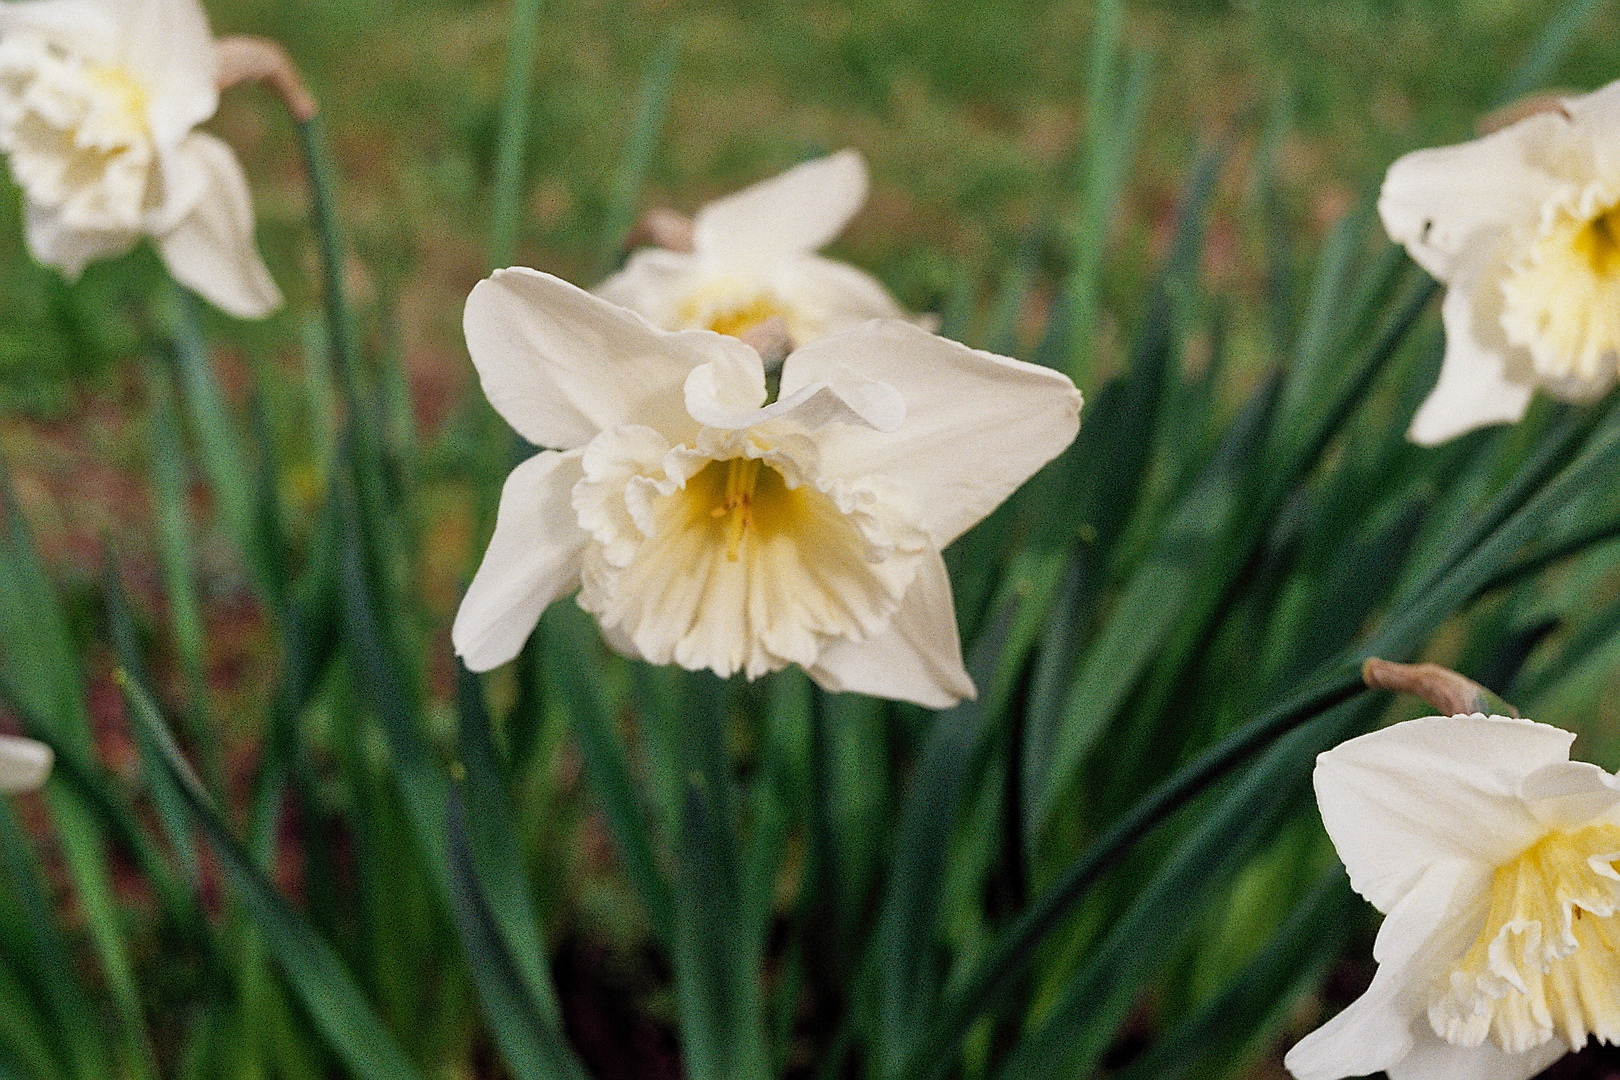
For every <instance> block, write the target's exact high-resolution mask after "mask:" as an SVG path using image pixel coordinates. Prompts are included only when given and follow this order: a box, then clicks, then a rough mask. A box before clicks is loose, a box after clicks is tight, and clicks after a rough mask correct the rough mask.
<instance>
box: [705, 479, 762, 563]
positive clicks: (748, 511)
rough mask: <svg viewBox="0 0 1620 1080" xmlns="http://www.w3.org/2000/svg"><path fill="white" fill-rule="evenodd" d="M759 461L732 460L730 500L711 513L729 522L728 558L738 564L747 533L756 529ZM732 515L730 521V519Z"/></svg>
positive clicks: (727, 484)
mask: <svg viewBox="0 0 1620 1080" xmlns="http://www.w3.org/2000/svg"><path fill="white" fill-rule="evenodd" d="M759 465H760V461H759V459H758V458H732V459H731V460H730V461H729V462H727V463H726V497H725V499H724V500H723V501H722V502H721V503H720V505H719V506H716V507H715V508H714V509H712V510H710V511H709V514H710V516H711V517H717V518H727V520H726V558H727V559H730V560H731V561H732V562H736V561H737V555H738V553H739V552H740V551H741V550H742V538H743V533H745V532H747V531H748V530H749V529H752V528H753V527H754V486H755V485H756V484H757V483H758V482H759ZM728 515H729V517H728Z"/></svg>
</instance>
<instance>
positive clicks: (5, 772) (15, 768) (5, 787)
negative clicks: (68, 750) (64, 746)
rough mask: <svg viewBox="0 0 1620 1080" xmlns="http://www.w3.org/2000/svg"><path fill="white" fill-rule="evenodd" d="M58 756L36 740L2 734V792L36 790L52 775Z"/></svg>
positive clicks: (0, 765) (0, 761)
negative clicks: (52, 767)
mask: <svg viewBox="0 0 1620 1080" xmlns="http://www.w3.org/2000/svg"><path fill="white" fill-rule="evenodd" d="M55 760H56V755H55V753H54V752H52V750H51V748H50V747H48V746H46V745H45V744H44V743H42V742H36V741H34V740H33V739H21V738H18V737H17V736H15V735H0V791H32V790H34V789H35V788H37V787H39V786H40V785H41V784H43V783H44V782H45V777H47V776H49V775H50V771H51V763H52V762H54V761H55Z"/></svg>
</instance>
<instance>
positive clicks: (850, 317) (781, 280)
mask: <svg viewBox="0 0 1620 1080" xmlns="http://www.w3.org/2000/svg"><path fill="white" fill-rule="evenodd" d="M773 283H774V284H775V287H776V291H777V292H778V293H779V294H780V295H782V296H787V297H792V299H793V302H794V306H795V308H797V309H799V310H801V311H803V312H805V317H806V319H807V320H813V321H815V322H818V323H819V324H820V333H818V334H817V335H816V336H818V337H819V336H820V334H830V333H836V332H837V331H839V330H847V329H850V328H852V327H854V326H857V325H859V324H860V323H863V322H866V321H867V320H868V319H905V320H906V321H908V322H915V321H916V320H914V319H913V318H912V316H911V315H910V314H909V313H908V312H907V311H906V310H905V309H904V308H902V307H901V306H900V304H899V303H898V302H897V301H896V300H895V298H894V297H893V296H891V295H890V294H889V290H888V289H885V288H884V287H883V284H882V282H880V281H878V279H877V278H875V277H873V276H872V275H871V274H868V273H867V272H866V271H864V270H859V269H857V268H855V267H853V266H850V265H849V264H848V263H841V262H837V261H836V260H833V259H824V258H822V257H821V256H819V255H804V256H801V257H799V258H797V259H794V260H792V261H791V262H787V263H784V264H782V266H781V268H780V269H779V270H778V272H777V273H776V274H775V275H773ZM919 325H920V324H919ZM806 340H809V339H808V338H807V339H806Z"/></svg>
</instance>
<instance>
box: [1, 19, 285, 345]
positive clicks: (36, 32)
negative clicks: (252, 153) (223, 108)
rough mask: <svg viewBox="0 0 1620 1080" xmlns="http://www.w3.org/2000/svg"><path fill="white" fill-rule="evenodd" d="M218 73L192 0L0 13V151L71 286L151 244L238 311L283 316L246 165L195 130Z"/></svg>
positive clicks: (39, 241) (177, 272)
mask: <svg viewBox="0 0 1620 1080" xmlns="http://www.w3.org/2000/svg"><path fill="white" fill-rule="evenodd" d="M217 73H218V59H217V57H216V54H215V44H214V39H213V37H212V36H211V35H210V33H209V30H208V21H207V17H206V16H205V15H204V14H203V10H202V8H201V7H199V6H198V5H197V3H196V0H26V2H20V3H0V150H3V151H5V153H6V154H7V155H8V156H9V158H10V162H11V172H12V175H13V176H14V177H15V178H16V180H17V183H18V185H19V186H20V187H21V188H22V190H23V195H24V198H25V200H26V208H25V215H26V223H25V224H26V232H27V242H28V250H29V251H30V252H31V253H32V254H33V256H34V257H35V258H36V259H38V260H39V261H40V262H42V263H46V264H48V265H50V266H55V267H57V268H59V269H60V270H61V271H62V272H63V273H64V274H66V275H67V276H68V277H69V278H76V277H78V275H79V274H80V273H81V272H82V271H83V270H84V267H85V265H86V264H87V263H89V262H91V261H93V260H96V259H103V258H108V257H110V256H114V255H120V254H123V253H124V252H126V251H128V250H129V249H130V248H131V247H133V246H134V245H135V243H136V241H138V240H139V239H140V238H141V237H142V236H149V237H151V238H152V242H153V243H154V244H155V245H156V247H157V250H158V253H159V254H160V255H161V256H162V258H163V262H164V264H165V265H166V266H167V267H168V268H169V272H170V273H171V274H173V275H174V277H175V278H176V279H177V280H179V281H180V282H182V283H183V284H185V285H187V286H189V287H190V288H192V289H195V290H196V291H197V292H198V293H200V294H201V295H202V296H204V297H205V298H207V299H208V300H209V301H210V302H212V303H214V304H215V305H217V306H218V307H220V308H222V309H224V310H225V311H227V312H229V313H231V314H232V315H236V316H239V317H244V318H248V317H257V316H261V315H265V314H268V313H269V312H270V311H272V310H274V309H275V308H277V307H278V306H280V304H281V294H280V293H279V292H278V291H277V289H276V286H275V282H273V281H272V280H271V279H270V274H269V272H268V271H267V270H266V269H265V266H264V263H263V262H262V261H261V259H260V258H259V253H258V250H257V249H256V248H255V246H254V242H253V208H252V203H251V201H250V200H249V196H248V188H247V181H246V180H245V179H244V177H243V175H242V167H241V166H240V165H239V164H238V163H237V160H236V156H235V155H234V154H233V153H232V152H231V150H230V147H228V146H226V145H225V144H224V143H223V142H221V141H220V140H219V139H217V138H215V137H214V136H212V135H209V134H206V133H204V132H201V131H196V130H193V129H194V128H195V127H196V126H197V125H198V124H200V123H202V122H203V121H204V120H206V119H208V118H209V117H210V116H212V115H213V114H214V110H215V109H216V108H217V107H218V104H219V91H218V89H217V86H216V77H217Z"/></svg>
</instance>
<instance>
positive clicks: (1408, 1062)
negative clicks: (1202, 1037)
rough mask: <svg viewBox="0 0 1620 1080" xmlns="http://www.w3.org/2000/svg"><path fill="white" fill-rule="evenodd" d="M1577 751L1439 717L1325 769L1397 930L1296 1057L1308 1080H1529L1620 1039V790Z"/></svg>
mask: <svg viewBox="0 0 1620 1080" xmlns="http://www.w3.org/2000/svg"><path fill="white" fill-rule="evenodd" d="M1574 738H1575V736H1574V735H1572V734H1571V733H1569V732H1567V731H1561V730H1559V729H1558V728H1555V727H1551V726H1549V725H1546V724H1536V723H1532V722H1531V721H1528V720H1518V719H1513V718H1510V717H1504V716H1485V715H1483V714H1477V713H1476V714H1472V715H1466V716H1430V717H1425V718H1423V719H1421V720H1410V721H1407V722H1405V723H1401V724H1395V725H1393V726H1392V727H1389V728H1386V729H1384V730H1382V731H1376V732H1373V733H1372V734H1370V735H1363V736H1361V737H1360V738H1356V739H1351V740H1350V741H1349V742H1346V743H1343V744H1341V745H1339V746H1337V747H1335V748H1334V749H1332V750H1329V751H1327V752H1326V753H1324V754H1322V755H1320V756H1319V757H1318V758H1317V765H1316V773H1315V784H1316V797H1317V804H1318V805H1319V807H1320V808H1321V811H1322V822H1323V824H1324V825H1325V826H1326V827H1327V831H1328V835H1329V836H1330V837H1331V838H1332V840H1333V844H1334V846H1335V847H1336V848H1337V849H1338V853H1339V857H1340V859H1342V860H1343V861H1344V865H1345V869H1346V870H1347V871H1348V872H1349V874H1350V883H1351V885H1352V886H1353V887H1354V888H1355V890H1356V891H1357V892H1359V893H1360V894H1361V895H1362V896H1364V897H1366V898H1367V899H1368V900H1369V901H1371V902H1372V904H1373V905H1374V906H1375V907H1377V908H1378V909H1379V910H1380V911H1382V912H1384V913H1385V916H1386V917H1385V919H1384V924H1383V926H1382V927H1381V928H1380V929H1379V932H1378V939H1377V941H1376V942H1375V943H1374V945H1373V956H1374V957H1375V959H1377V961H1378V972H1377V974H1376V975H1375V976H1374V977H1373V981H1372V985H1371V986H1369V987H1368V988H1367V991H1366V993H1364V994H1363V995H1362V996H1361V997H1360V998H1358V999H1357V1000H1356V1001H1355V1002H1353V1003H1352V1004H1351V1005H1350V1006H1349V1007H1348V1008H1346V1009H1345V1010H1344V1011H1343V1012H1341V1013H1339V1015H1337V1016H1335V1017H1334V1018H1333V1019H1332V1020H1330V1021H1328V1022H1327V1023H1326V1024H1324V1025H1323V1026H1322V1027H1320V1028H1318V1029H1317V1030H1316V1031H1314V1032H1312V1033H1311V1034H1310V1035H1308V1036H1306V1037H1305V1038H1304V1039H1303V1040H1301V1041H1300V1042H1299V1044H1298V1045H1296V1046H1295V1047H1294V1048H1293V1049H1292V1050H1290V1051H1289V1053H1288V1056H1287V1058H1286V1062H1285V1063H1286V1064H1287V1066H1288V1068H1289V1070H1290V1071H1292V1072H1293V1074H1294V1075H1295V1076H1296V1077H1298V1078H1299V1080H1337V1078H1339V1077H1348V1076H1362V1075H1365V1074H1367V1073H1373V1072H1378V1071H1379V1070H1384V1071H1385V1072H1387V1073H1388V1074H1389V1076H1390V1077H1391V1080H1440V1078H1443V1077H1488V1078H1491V1080H1528V1078H1529V1077H1531V1076H1534V1075H1535V1074H1536V1073H1538V1072H1540V1071H1541V1070H1542V1069H1544V1068H1546V1067H1547V1065H1548V1064H1550V1063H1551V1062H1552V1061H1553V1060H1554V1059H1556V1058H1558V1057H1560V1056H1561V1055H1562V1054H1564V1053H1565V1052H1566V1051H1567V1050H1569V1049H1571V1048H1575V1049H1579V1048H1580V1047H1581V1046H1584V1045H1585V1044H1586V1042H1587V1040H1588V1039H1597V1040H1599V1041H1602V1042H1609V1043H1612V1042H1615V1041H1616V1040H1617V1039H1620V949H1617V947H1616V946H1617V945H1620V921H1617V919H1620V872H1617V870H1616V864H1617V863H1620V783H1617V782H1616V779H1615V777H1614V776H1612V775H1610V774H1609V773H1607V772H1604V771H1603V770H1602V769H1600V768H1598V767H1597V766H1595V765H1589V764H1586V763H1584V762H1576V761H1570V760H1569V747H1570V743H1571V742H1572V741H1573V740H1574Z"/></svg>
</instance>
